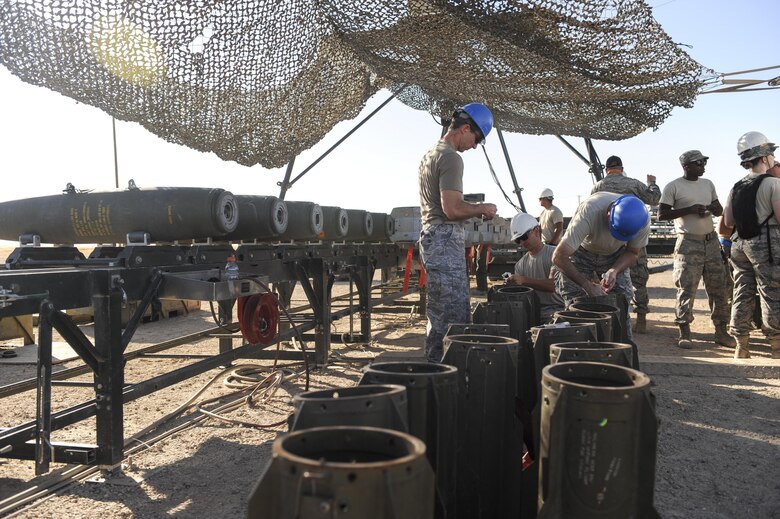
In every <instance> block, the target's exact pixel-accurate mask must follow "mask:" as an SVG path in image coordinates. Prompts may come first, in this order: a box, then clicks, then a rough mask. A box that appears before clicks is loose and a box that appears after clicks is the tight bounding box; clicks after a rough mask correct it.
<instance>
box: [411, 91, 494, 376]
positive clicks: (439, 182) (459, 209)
mask: <svg viewBox="0 0 780 519" xmlns="http://www.w3.org/2000/svg"><path fill="white" fill-rule="evenodd" d="M492 128H493V114H492V113H491V112H490V110H489V109H488V108H487V107H486V106H485V105H483V104H480V103H470V104H467V105H466V106H464V107H463V108H459V109H458V110H456V111H455V113H454V114H453V116H452V121H451V122H450V125H449V127H448V128H447V133H446V134H445V135H444V137H442V138H441V139H440V140H439V142H437V143H436V146H434V147H433V148H432V149H431V150H430V151H429V152H428V153H426V154H425V156H424V157H423V159H422V162H421V163H420V170H419V183H420V213H421V220H422V231H421V232H420V258H421V259H422V262H423V266H424V267H425V271H426V275H427V281H426V291H427V298H426V316H427V317H428V326H427V333H426V338H425V357H426V358H427V359H428V361H430V362H439V361H440V360H441V357H442V355H443V347H442V341H443V339H444V334H445V333H447V327H448V326H449V325H450V324H452V323H467V322H469V285H468V277H467V272H466V255H465V248H466V243H465V238H466V233H465V230H464V228H463V223H462V222H463V221H464V220H468V219H469V218H474V217H482V218H485V219H487V220H492V219H493V217H494V216H496V206H495V204H488V203H472V202H467V201H465V200H463V159H462V158H461V156H460V155H459V153H463V152H464V151H467V150H471V149H474V148H476V147H477V145H478V144H484V142H485V137H487V135H488V134H489V133H490V130H491V129H492Z"/></svg>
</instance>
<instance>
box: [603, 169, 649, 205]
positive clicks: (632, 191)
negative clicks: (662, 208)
mask: <svg viewBox="0 0 780 519" xmlns="http://www.w3.org/2000/svg"><path fill="white" fill-rule="evenodd" d="M599 191H609V192H610V193H619V194H621V195H634V196H636V197H637V198H639V199H640V200H641V201H642V202H644V203H646V204H647V205H658V201H659V200H661V188H660V187H658V184H655V183H653V184H650V185H649V186H648V185H645V184H644V183H643V182H641V181H639V180H637V179H635V178H631V177H624V176H623V175H607V176H606V177H604V179H603V180H599V181H598V182H597V183H596V185H595V186H593V189H591V191H590V194H591V195H592V194H593V193H597V192H599Z"/></svg>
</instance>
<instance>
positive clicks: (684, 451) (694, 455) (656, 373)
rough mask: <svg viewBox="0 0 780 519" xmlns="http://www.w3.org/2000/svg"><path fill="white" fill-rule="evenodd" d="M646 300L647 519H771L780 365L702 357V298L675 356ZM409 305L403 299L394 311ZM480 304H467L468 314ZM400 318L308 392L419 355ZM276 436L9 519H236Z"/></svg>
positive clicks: (660, 304)
mask: <svg viewBox="0 0 780 519" xmlns="http://www.w3.org/2000/svg"><path fill="white" fill-rule="evenodd" d="M654 261H655V262H661V263H664V262H667V263H668V261H669V260H668V259H661V260H654ZM650 287H651V289H650V297H651V313H650V314H649V316H648V317H649V320H648V325H649V326H648V333H647V334H644V335H638V336H636V341H637V343H638V344H639V351H640V361H641V362H642V363H643V370H644V371H646V372H647V373H648V374H649V375H650V376H651V378H652V379H653V381H654V383H655V386H654V388H653V393H654V394H655V396H656V398H657V414H658V416H659V418H660V426H659V441H658V451H657V470H656V486H655V503H656V507H657V509H658V512H659V513H660V515H661V517H664V518H678V517H679V518H686V519H699V518H701V519H711V518H736V517H750V518H778V517H780V463H778V460H780V427H779V426H780V379H778V378H777V373H778V368H780V361H777V360H770V359H769V349H768V346H767V344H766V341H765V340H764V339H763V337H762V336H761V334H760V333H755V334H754V336H755V339H756V340H755V346H754V348H753V351H754V359H751V360H750V361H734V360H731V359H730V355H731V351H730V350H729V349H728V348H724V347H720V346H716V345H714V344H713V343H712V341H711V338H712V332H713V330H712V324H711V322H710V321H709V319H708V313H707V310H706V308H707V304H706V297H704V292H703V290H701V291H700V296H701V297H699V298H698V299H697V302H696V309H697V310H696V320H695V322H694V323H693V327H692V329H693V331H694V339H695V346H696V347H695V349H693V350H690V351H682V350H679V349H678V348H676V346H675V340H674V338H675V337H676V328H675V326H674V324H673V322H672V321H673V309H674V288H673V285H672V282H671V272H669V271H667V272H663V273H659V274H654V275H652V276H651V278H650ZM342 288H343V287H339V289H342ZM296 297H297V296H296ZM417 298H418V296H417V295H411V296H407V298H406V299H407V300H410V301H415V300H416V299H417ZM478 300H479V298H477V297H475V298H472V302H476V301H478ZM204 308H207V306H204ZM408 308H410V312H409V313H403V314H398V313H395V314H376V315H375V316H374V319H373V340H372V341H371V343H369V344H365V345H353V346H344V345H334V348H333V356H332V360H331V363H330V364H329V365H328V367H327V368H325V369H322V370H317V371H313V372H312V375H311V388H312V389H318V388H326V387H343V386H350V385H354V384H355V383H357V381H358V379H359V377H360V369H361V367H362V366H363V365H365V363H368V362H370V361H372V360H374V359H376V358H377V357H379V358H381V356H382V355H383V354H385V355H388V354H391V355H403V354H412V353H414V352H417V351H419V350H420V349H421V345H422V338H423V334H424V330H425V322H424V320H423V319H422V318H421V317H420V316H418V315H417V314H415V313H413V312H412V311H411V307H408ZM210 321H211V316H210V314H209V312H208V311H200V312H194V313H192V314H190V315H188V316H186V317H179V318H176V319H172V320H167V321H161V322H157V323H149V324H145V325H143V326H142V327H141V328H140V329H139V331H138V333H137V334H136V337H135V340H134V342H133V344H132V345H131V349H132V348H138V347H141V346H143V345H146V344H151V343H156V342H159V341H161V340H164V339H167V338H172V337H176V336H179V335H182V334H184V333H186V332H192V331H195V330H197V329H203V328H206V327H208V326H210V325H211V322H210ZM348 324H349V323H348V320H347V319H342V320H341V321H339V322H338V323H337V325H336V329H337V330H338V331H345V330H347V329H348ZM82 328H83V330H84V331H85V333H87V334H88V335H89V334H90V333H91V326H89V325H85V326H83V327H82ZM0 347H3V348H10V347H14V343H13V341H9V342H6V343H4V344H3V345H1V346H0ZM176 351H177V352H180V353H187V352H189V353H213V352H216V351H217V340H216V339H206V340H203V341H200V342H198V343H196V344H190V345H186V346H183V347H180V348H178V349H177V350H176ZM388 352H389V353H388ZM185 362H186V361H184V360H181V359H170V358H166V359H143V360H138V361H133V362H130V363H128V365H127V368H126V380H127V382H133V381H139V380H143V379H146V378H148V377H150V376H153V375H156V374H159V373H163V372H166V371H169V370H171V369H173V368H175V367H178V366H180V365H183V364H184V363H185ZM247 362H249V363H253V364H261V365H263V366H266V367H267V369H268V371H269V372H270V369H271V362H270V361H267V362H265V361H263V362H261V361H256V360H250V361H247ZM66 365H67V366H71V365H74V364H73V363H70V364H66ZM290 367H291V368H293V369H297V368H299V366H290ZM34 373H35V366H34V365H23V366H19V365H15V366H8V365H2V364H0V385H5V384H8V383H10V382H14V381H17V380H22V379H25V378H28V377H31V376H34ZM215 376H216V377H222V376H223V373H222V372H220V371H219V370H213V371H211V372H209V373H206V374H203V375H201V376H199V377H195V378H193V379H189V380H187V381H185V382H183V383H180V384H177V385H175V386H173V387H171V388H167V389H165V390H162V391H160V392H158V393H156V394H153V395H151V396H148V397H145V398H142V399H140V400H137V401H135V402H132V403H129V404H128V405H126V408H125V409H126V410H125V436H126V437H129V436H131V435H132V434H133V433H134V432H136V431H139V430H141V429H143V428H144V427H145V426H147V425H149V424H150V423H152V422H153V421H155V420H157V419H159V418H160V417H161V416H163V415H165V414H166V413H168V412H170V411H171V410H173V409H175V408H176V407H177V406H179V405H180V404H181V403H182V402H184V401H186V400H187V399H188V398H189V397H190V396H191V395H192V394H194V393H195V391H197V390H198V389H199V388H201V387H202V386H203V385H204V384H206V383H207V382H208V381H209V380H210V379H212V378H213V377H215ZM78 380H89V377H87V376H84V377H80V378H79V379H78ZM302 390H303V380H302V379H296V380H294V381H292V382H289V383H285V384H284V385H283V386H282V387H281V389H280V390H279V391H278V392H277V393H276V395H275V396H274V397H273V399H272V400H271V401H270V402H269V403H268V404H266V405H262V406H259V407H255V408H249V407H242V408H241V409H239V410H237V411H234V412H232V413H231V414H230V416H231V417H232V418H238V419H242V420H246V421H251V422H255V423H271V422H273V421H277V420H280V419H283V418H285V417H286V415H287V414H288V413H289V412H290V410H291V406H290V403H289V401H290V397H291V395H294V394H296V393H298V392H301V391H302ZM228 391H229V390H228V389H226V388H224V387H223V386H222V384H221V383H220V384H215V385H214V386H212V387H211V388H210V389H209V390H208V391H207V393H205V394H204V398H206V397H211V396H217V395H220V394H226V393H227V392H228ZM89 396H90V395H89V391H88V390H85V389H73V388H69V389H65V388H62V387H55V389H54V407H55V409H62V408H64V407H67V406H69V405H73V404H74V403H75V402H77V401H81V400H84V399H87V398H88V397H89ZM34 402H35V394H34V392H33V391H28V392H26V393H23V394H20V395H14V396H11V397H7V398H5V399H2V400H0V427H7V426H11V425H17V424H20V423H23V422H26V421H28V420H32V419H33V417H34V413H35V404H34ZM285 430H286V428H285V427H276V428H271V429H265V430H261V429H255V428H250V427H242V426H235V425H230V424H226V423H220V422H217V421H215V420H208V421H205V422H201V423H200V424H199V425H197V426H195V427H194V428H190V429H187V430H184V431H182V432H180V433H177V434H175V435H174V436H172V437H170V438H168V439H166V440H163V441H161V442H159V443H156V444H155V445H153V446H152V447H151V448H149V449H147V450H145V451H143V452H141V453H138V454H136V455H134V456H132V457H131V458H130V459H128V460H126V461H125V463H124V464H123V470H122V472H121V473H119V474H117V475H113V476H111V477H108V478H107V480H106V481H105V482H102V483H100V482H85V483H81V484H78V485H75V486H72V487H70V488H68V489H67V490H65V491H64V492H62V493H61V494H59V495H56V496H54V497H52V498H49V499H47V500H45V501H43V502H40V503H38V504H37V505H36V506H35V507H33V508H29V509H27V510H24V511H23V512H21V513H20V514H18V516H19V517H42V518H43V517H47V518H48V517H73V518H81V517H83V518H93V517H94V518H98V517H101V518H102V517H137V518H157V517H172V516H173V517H198V518H204V517H229V516H244V515H245V513H246V503H247V497H248V495H249V493H250V491H251V489H252V487H253V486H254V485H255V483H256V482H257V481H258V479H259V478H260V475H261V473H262V471H263V468H264V467H265V465H266V463H267V462H268V460H269V455H270V449H271V444H272V442H273V440H274V438H276V437H277V436H278V435H279V434H281V433H283V432H284V431H285ZM54 439H55V440H60V441H79V442H85V443H89V442H93V441H94V422H92V421H88V422H85V423H82V424H78V425H76V426H73V427H69V428H67V429H66V430H64V431H60V432H58V433H57V434H56V436H55V438H54ZM54 468H55V469H57V468H59V467H58V466H56V465H55V467H54ZM34 481H36V479H35V478H34V468H33V463H32V462H29V461H17V460H4V459H2V458H0V501H1V500H2V499H5V498H7V497H8V496H10V495H12V494H14V493H15V492H18V491H20V490H21V489H22V488H24V487H26V486H27V485H29V484H30V483H31V482H34Z"/></svg>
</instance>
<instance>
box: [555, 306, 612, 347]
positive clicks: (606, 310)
mask: <svg viewBox="0 0 780 519" xmlns="http://www.w3.org/2000/svg"><path fill="white" fill-rule="evenodd" d="M568 310H570V311H572V312H578V311H579V312H596V313H598V314H609V315H610V316H612V325H611V332H610V338H609V340H610V341H614V342H621V341H622V340H623V323H622V322H621V321H622V316H621V312H620V309H619V308H618V307H616V306H614V305H608V304H605V303H590V302H584V301H580V302H573V303H572V304H570V305H569V308H568Z"/></svg>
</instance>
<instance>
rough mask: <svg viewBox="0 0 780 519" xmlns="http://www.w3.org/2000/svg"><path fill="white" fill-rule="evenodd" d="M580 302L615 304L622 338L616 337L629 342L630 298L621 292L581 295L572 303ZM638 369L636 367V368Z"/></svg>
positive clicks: (577, 303)
mask: <svg viewBox="0 0 780 519" xmlns="http://www.w3.org/2000/svg"><path fill="white" fill-rule="evenodd" d="M580 303H596V304H602V305H610V306H614V307H615V308H617V309H618V310H620V334H621V335H620V339H616V340H617V341H618V342H628V329H627V323H628V313H629V308H628V299H627V298H626V297H625V296H623V295H621V294H614V293H613V294H607V295H605V296H580V297H575V298H574V301H572V304H575V305H579V304H580ZM635 369H636V368H635Z"/></svg>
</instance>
